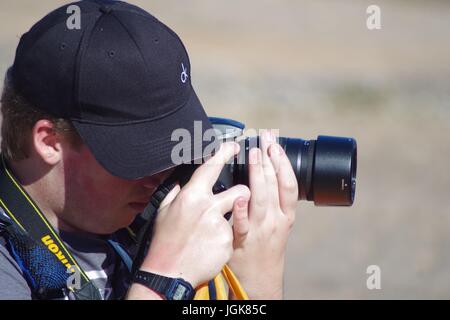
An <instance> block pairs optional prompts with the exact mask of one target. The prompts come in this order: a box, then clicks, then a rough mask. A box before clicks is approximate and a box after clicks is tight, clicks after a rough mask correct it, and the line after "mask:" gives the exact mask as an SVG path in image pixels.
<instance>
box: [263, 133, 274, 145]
mask: <svg viewBox="0 0 450 320" xmlns="http://www.w3.org/2000/svg"><path fill="white" fill-rule="evenodd" d="M264 138H265V139H266V141H267V142H272V141H273V140H272V134H271V133H270V131H269V130H265V131H264Z"/></svg>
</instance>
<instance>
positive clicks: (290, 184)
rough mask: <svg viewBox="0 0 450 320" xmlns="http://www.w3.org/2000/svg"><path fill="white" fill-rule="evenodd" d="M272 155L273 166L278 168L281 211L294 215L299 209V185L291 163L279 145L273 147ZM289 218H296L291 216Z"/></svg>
mask: <svg viewBox="0 0 450 320" xmlns="http://www.w3.org/2000/svg"><path fill="white" fill-rule="evenodd" d="M270 155H271V157H270V159H271V161H272V163H273V166H274V167H275V168H277V170H276V175H277V181H278V196H279V199H280V208H281V211H283V212H284V213H285V214H288V215H293V214H295V208H296V207H297V200H298V183H297V178H296V177H295V173H294V170H293V169H292V165H291V162H290V161H289V159H288V157H287V156H286V153H285V152H284V150H283V148H282V147H281V146H280V145H279V144H278V143H277V144H274V145H272V146H271V148H270ZM289 218H294V217H293V216H289Z"/></svg>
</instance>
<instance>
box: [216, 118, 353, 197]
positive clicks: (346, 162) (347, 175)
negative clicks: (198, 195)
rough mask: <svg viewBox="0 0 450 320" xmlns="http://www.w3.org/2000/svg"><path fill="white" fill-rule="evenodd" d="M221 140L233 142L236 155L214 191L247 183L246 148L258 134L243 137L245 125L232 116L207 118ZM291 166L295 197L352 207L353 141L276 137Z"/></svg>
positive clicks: (351, 139) (254, 140) (247, 156)
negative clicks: (296, 184) (237, 151)
mask: <svg viewBox="0 0 450 320" xmlns="http://www.w3.org/2000/svg"><path fill="white" fill-rule="evenodd" d="M209 120H210V121H211V123H212V125H213V128H214V129H215V130H216V132H217V133H218V134H219V137H218V138H219V140H220V141H235V142H237V143H239V145H240V147H241V149H240V152H239V154H238V155H237V156H236V157H235V158H234V159H233V160H232V161H231V163H228V164H227V165H225V166H224V168H223V170H222V172H221V174H220V176H219V179H218V182H217V183H216V185H215V186H214V190H215V192H220V191H222V190H225V189H227V188H230V187H231V186H233V185H236V184H244V185H248V183H249V176H248V172H249V170H248V169H249V168H248V164H249V151H250V149H251V148H253V147H259V136H252V137H246V136H243V133H244V129H245V125H244V124H242V123H240V122H238V121H235V120H231V119H225V118H215V117H210V118H209ZM277 140H278V143H279V144H280V145H281V147H282V148H283V149H284V151H285V153H286V155H287V157H288V158H289V161H290V163H291V165H292V168H293V169H294V173H295V176H296V178H297V183H298V190H299V193H298V200H308V201H314V204H315V205H317V206H351V205H352V204H353V201H354V199H355V190H356V162H357V159H356V155H357V153H356V140H355V139H353V138H346V137H333V136H323V135H319V136H318V137H317V139H316V140H303V139H298V138H288V137H278V139H277Z"/></svg>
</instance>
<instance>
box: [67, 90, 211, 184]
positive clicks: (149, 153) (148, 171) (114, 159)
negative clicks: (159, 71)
mask: <svg viewBox="0 0 450 320" xmlns="http://www.w3.org/2000/svg"><path fill="white" fill-rule="evenodd" d="M72 122H73V125H74V126H75V128H76V130H77V131H78V133H79V134H80V136H81V138H82V140H83V142H84V143H85V144H86V145H87V146H88V148H89V149H90V151H91V152H92V153H93V155H94V157H95V158H96V159H97V161H98V162H99V163H100V164H101V165H102V166H103V167H104V168H105V169H106V170H107V171H109V172H110V173H111V174H113V175H115V176H118V177H120V178H124V179H138V178H142V177H146V176H150V175H153V174H155V173H158V172H161V171H163V170H166V169H169V168H172V167H175V166H177V165H179V164H180V153H179V152H174V150H177V151H179V149H180V147H181V145H180V143H181V142H183V151H184V152H187V154H183V157H182V159H183V160H184V161H186V160H188V161H191V162H192V161H193V160H197V159H201V158H202V157H203V155H204V154H203V152H204V151H205V150H212V149H213V148H212V145H211V143H214V146H216V144H217V142H218V141H217V140H216V139H212V141H207V140H205V139H203V137H204V133H205V131H206V130H208V129H211V128H212V126H211V123H210V122H209V120H208V117H207V115H206V114H205V112H204V110H203V107H202V105H201V103H200V101H199V99H198V97H197V95H196V94H195V92H194V91H192V93H191V95H190V97H189V99H188V101H187V102H186V104H185V105H184V106H183V107H181V108H180V109H178V110H176V111H175V112H173V113H172V114H170V115H167V116H165V117H161V118H159V119H156V120H151V121H143V122H136V123H131V124H130V123H128V124H121V125H111V124H107V125H105V124H102V125H99V124H92V123H87V122H82V121H79V120H72ZM177 129H178V130H179V131H177V133H178V135H174V136H173V133H174V132H175V130H177ZM173 137H174V139H172V138H173ZM186 138H189V140H190V141H186ZM208 146H209V147H208ZM174 148H175V149H174ZM205 148H206V149H205Z"/></svg>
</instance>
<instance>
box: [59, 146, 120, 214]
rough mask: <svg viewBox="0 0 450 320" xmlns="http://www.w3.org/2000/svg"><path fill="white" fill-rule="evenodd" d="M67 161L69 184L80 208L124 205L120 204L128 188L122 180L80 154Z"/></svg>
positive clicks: (88, 157) (98, 208) (107, 207)
mask: <svg viewBox="0 0 450 320" xmlns="http://www.w3.org/2000/svg"><path fill="white" fill-rule="evenodd" d="M67 160H68V161H67V171H70V173H69V172H66V173H68V175H67V176H69V177H70V179H71V181H70V182H69V183H70V185H71V186H72V187H71V189H72V192H74V194H77V198H78V202H79V204H80V205H81V206H82V207H84V208H86V209H88V208H90V209H97V210H101V209H111V208H114V207H117V206H120V205H124V204H122V203H121V202H124V198H125V197H126V192H127V190H128V189H129V187H128V186H127V184H126V183H124V181H123V180H121V179H119V178H117V177H114V176H113V175H111V174H109V173H108V172H107V171H106V170H105V169H103V168H102V167H101V166H100V165H99V164H98V163H97V162H96V161H95V159H93V158H91V156H89V155H85V154H83V153H80V155H76V156H73V157H70V159H67Z"/></svg>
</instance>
